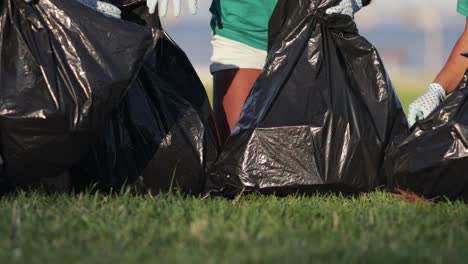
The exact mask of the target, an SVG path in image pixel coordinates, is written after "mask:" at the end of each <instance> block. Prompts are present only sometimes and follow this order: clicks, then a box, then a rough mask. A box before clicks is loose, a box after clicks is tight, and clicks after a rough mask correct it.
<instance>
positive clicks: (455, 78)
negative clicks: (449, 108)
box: [434, 18, 468, 94]
mask: <svg viewBox="0 0 468 264" xmlns="http://www.w3.org/2000/svg"><path fill="white" fill-rule="evenodd" d="M466 50H468V18H467V25H466V27H465V30H464V32H463V34H462V35H461V37H460V39H459V40H458V42H457V44H456V45H455V47H454V48H453V50H452V53H451V55H450V57H449V59H448V61H447V64H446V65H445V67H444V68H443V69H442V71H441V72H440V73H439V75H438V76H437V78H436V79H435V81H434V82H435V83H439V84H440V85H442V86H443V87H444V88H445V90H446V92H447V94H449V93H451V92H453V90H455V89H456V88H457V86H458V84H459V83H460V81H461V80H462V78H463V75H464V74H465V72H466V70H467V68H468V59H467V58H465V57H463V56H461V54H462V53H463V52H464V51H466Z"/></svg>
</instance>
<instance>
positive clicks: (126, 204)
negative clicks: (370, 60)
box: [0, 86, 468, 263]
mask: <svg viewBox="0 0 468 264" xmlns="http://www.w3.org/2000/svg"><path fill="white" fill-rule="evenodd" d="M397 87H398V86H397ZM400 87H404V86H400ZM401 91H403V92H404V93H401V94H400V96H401V97H402V99H403V101H404V102H405V103H404V104H405V105H406V106H405V109H407V108H406V107H407V105H408V102H409V101H411V100H412V99H413V98H415V97H417V96H418V95H419V92H411V90H408V89H403V90H401ZM467 244H468V207H467V206H466V205H465V204H463V203H452V202H444V203H439V204H432V203H418V204H410V203H405V202H402V201H400V200H398V199H396V198H394V197H393V196H391V195H390V194H387V193H384V192H375V193H370V194H367V195H362V196H360V197H354V198H349V197H342V196H340V195H331V194H330V195H312V196H289V197H285V198H278V197H274V196H258V195H247V196H242V197H238V199H235V200H227V199H222V198H210V199H205V200H201V199H198V198H196V197H182V196H180V195H177V194H166V195H159V196H151V195H142V196H133V195H130V194H129V193H128V192H123V193H120V194H114V195H104V194H99V193H96V194H91V193H83V194H76V195H72V194H62V195H59V194H57V195H45V194H42V193H38V192H33V193H23V192H22V193H18V194H15V195H11V196H6V197H2V198H0V263H167V262H169V263H254V262H255V263H285V262H288V263H311V262H318V263H320V262H323V263H368V262H370V263H381V262H382V263H396V262H402V263H465V262H466V255H467V253H465V252H466V245H467Z"/></svg>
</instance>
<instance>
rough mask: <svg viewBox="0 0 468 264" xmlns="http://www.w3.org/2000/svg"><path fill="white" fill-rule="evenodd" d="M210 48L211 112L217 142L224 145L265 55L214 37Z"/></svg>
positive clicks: (237, 43) (239, 44)
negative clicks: (211, 76)
mask: <svg viewBox="0 0 468 264" xmlns="http://www.w3.org/2000/svg"><path fill="white" fill-rule="evenodd" d="M212 44H213V57H212V59H211V60H212V64H211V72H212V74H213V109H214V114H215V119H216V125H217V126H218V129H219V132H220V136H221V141H222V142H224V141H225V140H226V138H227V137H228V136H229V135H230V134H231V131H232V129H233V128H234V126H235V124H236V123H237V121H238V119H239V116H240V113H241V111H242V106H243V105H244V102H245V99H246V98H247V96H248V95H249V93H250V90H251V89H252V85H253V84H254V82H255V81H256V80H257V78H258V76H259V75H260V73H261V71H262V70H261V69H262V68H263V65H264V64H265V58H266V51H263V50H259V49H256V48H252V47H250V46H247V45H245V44H242V43H240V42H236V41H233V40H230V39H226V38H223V37H220V36H216V35H215V36H213V41H212Z"/></svg>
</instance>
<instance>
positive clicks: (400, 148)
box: [385, 75, 468, 200]
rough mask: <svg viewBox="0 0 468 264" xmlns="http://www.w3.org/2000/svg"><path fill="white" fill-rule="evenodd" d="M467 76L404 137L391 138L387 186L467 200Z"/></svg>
mask: <svg viewBox="0 0 468 264" xmlns="http://www.w3.org/2000/svg"><path fill="white" fill-rule="evenodd" d="M467 79H468V77H467V76H466V75H465V76H464V79H463V81H462V82H461V84H460V86H459V87H458V89H457V90H455V92H453V93H452V94H451V95H450V96H449V97H448V98H447V99H446V100H445V101H444V102H442V103H441V104H440V105H439V107H438V108H437V109H435V110H434V111H433V112H432V113H431V114H430V115H429V116H428V117H427V118H426V119H424V120H422V121H418V122H417V123H416V125H415V126H414V127H413V128H412V130H411V134H410V135H409V136H408V137H406V138H404V137H405V136H406V135H404V134H403V135H402V136H400V137H396V138H395V142H396V143H395V144H394V145H392V147H390V148H389V150H388V154H387V156H386V160H385V170H386V174H387V177H388V182H389V187H390V188H392V189H395V188H399V189H402V190H404V191H408V190H409V191H413V192H416V193H417V194H420V195H424V196H426V197H428V198H435V197H440V196H445V197H447V198H449V199H464V200H468V88H467ZM402 137H403V140H401V138H402Z"/></svg>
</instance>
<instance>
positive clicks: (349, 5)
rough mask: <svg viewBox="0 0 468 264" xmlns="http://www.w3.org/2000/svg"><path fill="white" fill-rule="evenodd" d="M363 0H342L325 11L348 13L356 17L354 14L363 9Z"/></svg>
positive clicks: (328, 12) (329, 12)
mask: <svg viewBox="0 0 468 264" xmlns="http://www.w3.org/2000/svg"><path fill="white" fill-rule="evenodd" d="M361 8H362V0H341V2H340V3H339V4H338V5H336V6H334V7H330V8H328V9H327V10H326V11H325V13H327V14H329V15H331V14H343V15H348V16H350V17H351V18H353V17H354V14H355V13H356V12H357V11H359V10H361Z"/></svg>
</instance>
